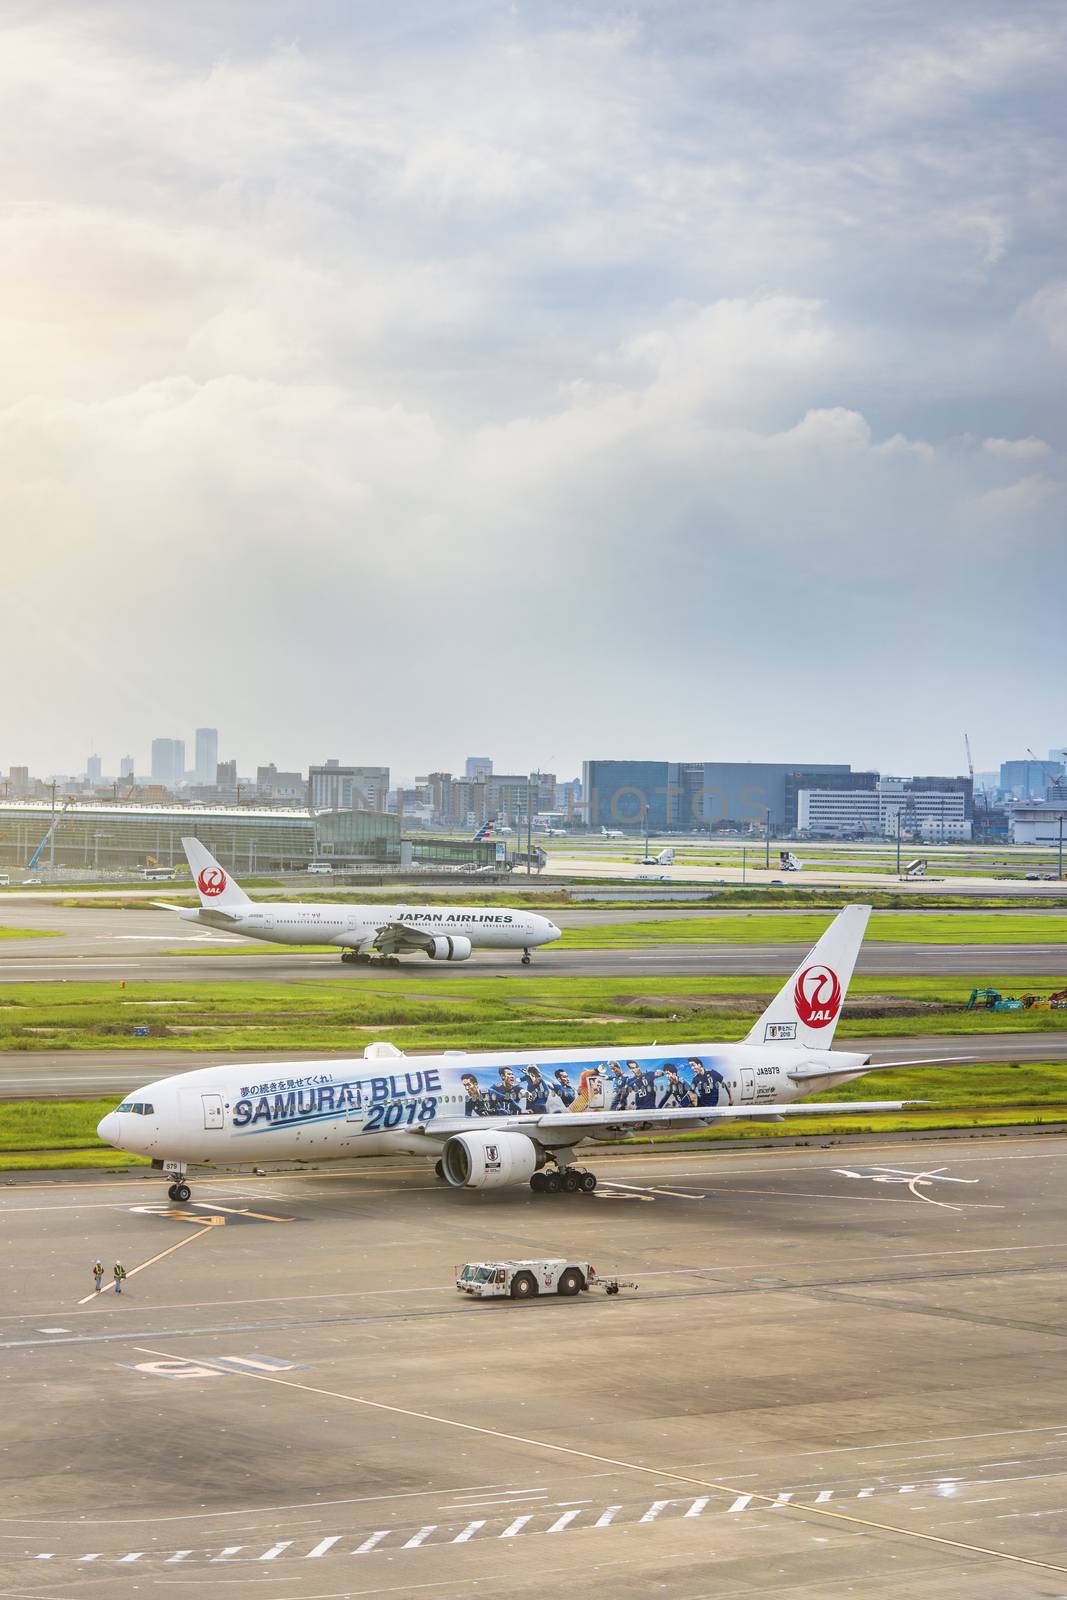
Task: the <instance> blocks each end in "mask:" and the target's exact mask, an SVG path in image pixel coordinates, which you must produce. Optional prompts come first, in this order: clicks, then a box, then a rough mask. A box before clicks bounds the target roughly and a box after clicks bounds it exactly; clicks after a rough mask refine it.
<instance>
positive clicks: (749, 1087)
mask: <svg viewBox="0 0 1067 1600" xmlns="http://www.w3.org/2000/svg"><path fill="white" fill-rule="evenodd" d="M755 1098H756V1074H755V1072H754V1071H753V1070H752V1068H751V1067H742V1068H741V1099H742V1100H755Z"/></svg>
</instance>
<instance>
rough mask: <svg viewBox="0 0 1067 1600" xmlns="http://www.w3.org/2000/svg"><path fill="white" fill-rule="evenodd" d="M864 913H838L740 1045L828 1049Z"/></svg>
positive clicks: (852, 909)
mask: <svg viewBox="0 0 1067 1600" xmlns="http://www.w3.org/2000/svg"><path fill="white" fill-rule="evenodd" d="M870 914H871V908H870V906H846V907H845V909H844V910H843V911H839V912H838V914H837V916H836V917H835V918H834V920H833V922H831V924H830V926H829V927H828V928H827V930H826V932H825V933H824V934H823V936H822V938H821V939H820V940H819V942H818V944H816V945H815V946H814V948H813V949H811V950H809V951H808V954H807V955H806V956H805V957H804V960H803V961H802V962H801V963H800V966H799V967H798V968H797V970H796V971H795V972H794V973H793V975H792V977H791V978H789V979H788V980H787V981H786V982H785V983H784V984H783V985H782V987H781V989H779V991H778V993H777V994H776V995H775V997H774V999H773V1000H772V1001H771V1003H770V1005H769V1006H768V1007H767V1009H766V1011H765V1012H764V1013H763V1015H762V1017H760V1019H759V1021H758V1022H757V1023H756V1025H755V1027H754V1028H753V1029H752V1031H751V1032H750V1033H749V1035H748V1037H747V1038H746V1039H745V1043H746V1044H772V1043H777V1044H799V1045H802V1046H803V1047H804V1048H805V1049H808V1050H828V1049H829V1047H830V1044H831V1041H832V1040H833V1037H834V1029H835V1028H836V1027H837V1021H838V1018H839V1016H840V1015H841V1007H842V1005H843V1003H844V999H845V991H846V989H847V988H848V985H849V980H850V979H851V977H852V969H853V968H854V967H855V965H856V957H857V956H858V955H859V952H860V945H861V944H862V943H863V935H864V932H865V930H866V927H867V918H868V917H869V916H870Z"/></svg>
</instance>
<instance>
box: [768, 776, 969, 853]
mask: <svg viewBox="0 0 1067 1600" xmlns="http://www.w3.org/2000/svg"><path fill="white" fill-rule="evenodd" d="M972 830H973V796H972V792H971V780H970V779H969V778H935V777H924V778H879V779H878V781H877V785H876V787H875V788H874V789H873V790H871V789H846V788H837V787H835V788H820V789H801V790H799V792H798V795H797V832H799V833H802V834H808V835H810V836H812V837H817V838H829V839H832V838H855V837H864V836H866V837H869V838H892V837H894V836H895V835H896V833H897V832H898V831H899V833H900V835H901V837H902V838H907V839H921V840H923V841H925V842H926V843H928V844H937V843H946V844H947V843H951V842H953V841H958V840H961V839H962V840H965V839H970V837H971V834H972Z"/></svg>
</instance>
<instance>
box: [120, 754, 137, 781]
mask: <svg viewBox="0 0 1067 1600" xmlns="http://www.w3.org/2000/svg"><path fill="white" fill-rule="evenodd" d="M133 776H134V764H133V757H132V756H122V757H120V759H119V777H120V778H125V779H128V780H130V781H132V779H133Z"/></svg>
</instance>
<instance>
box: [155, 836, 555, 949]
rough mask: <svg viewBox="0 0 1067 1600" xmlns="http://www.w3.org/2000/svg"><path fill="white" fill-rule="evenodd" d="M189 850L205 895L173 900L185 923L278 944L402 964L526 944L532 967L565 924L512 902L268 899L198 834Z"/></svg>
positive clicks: (188, 844)
mask: <svg viewBox="0 0 1067 1600" xmlns="http://www.w3.org/2000/svg"><path fill="white" fill-rule="evenodd" d="M182 848H183V849H184V851H185V855H186V859H187V860H188V862H189V870H190V871H191V872H192V874H193V881H194V882H195V884H196V888H197V893H198V894H199V896H200V905H199V908H198V909H195V910H194V909H191V908H190V907H187V906H173V905H168V904H167V902H166V901H163V900H157V901H155V904H156V905H159V906H162V907H163V909H164V910H166V911H176V912H177V913H178V915H179V916H180V917H181V918H182V919H183V921H185V922H199V923H200V924H202V925H205V926H207V927H209V928H216V929H225V931H226V932H227V933H239V934H242V935H243V936H244V937H245V938H246V939H267V940H269V941H270V942H271V944H334V945H338V946H339V947H340V950H341V960H342V961H371V960H373V959H374V958H375V957H378V958H380V959H382V960H384V961H387V962H389V963H390V965H393V966H395V965H396V964H397V963H398V962H399V959H400V957H401V956H402V955H420V954H421V955H425V956H429V958H430V960H431V961H466V960H467V958H468V957H469V956H470V953H471V951H472V950H474V949H479V950H521V951H522V964H523V966H529V964H530V951H531V950H532V949H536V948H537V947H538V946H539V945H543V944H551V943H552V941H553V940H554V939H558V938H559V937H560V930H559V929H558V928H557V927H556V924H555V923H554V922H550V921H549V920H548V918H547V917H539V916H537V915H535V913H534V912H532V911H515V910H512V909H510V908H509V907H507V906H399V905H397V906H347V905H331V904H329V903H327V904H324V905H315V904H313V903H311V904H309V903H306V902H305V903H304V904H301V903H299V902H297V901H292V900H287V901H284V902H281V903H278V904H269V905H267V904H264V903H263V902H262V901H257V900H250V899H249V898H248V896H247V895H246V894H245V892H244V890H243V889H242V888H241V886H240V884H238V883H237V882H235V880H234V878H233V877H232V876H231V874H230V873H228V872H226V871H225V870H224V869H223V868H222V867H221V866H220V865H219V863H218V862H217V861H216V860H215V857H214V856H213V855H212V854H211V852H210V851H209V850H206V849H205V848H204V846H203V845H202V844H201V843H200V840H199V839H183V840H182Z"/></svg>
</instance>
